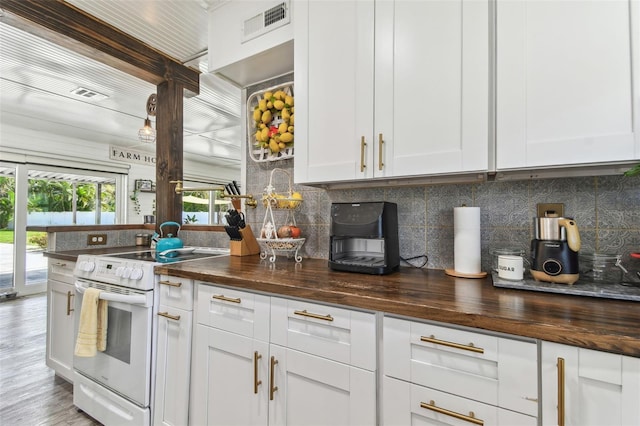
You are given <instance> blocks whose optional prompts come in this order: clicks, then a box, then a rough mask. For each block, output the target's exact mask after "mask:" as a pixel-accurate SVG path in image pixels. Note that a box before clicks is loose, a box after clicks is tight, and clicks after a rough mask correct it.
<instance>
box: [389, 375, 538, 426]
mask: <svg viewBox="0 0 640 426" xmlns="http://www.w3.org/2000/svg"><path fill="white" fill-rule="evenodd" d="M382 412H383V416H384V417H383V422H382V423H383V424H384V425H401V424H402V425H421V424H432V423H434V424H435V423H437V424H439V425H473V424H485V425H498V426H535V425H537V424H538V421H537V419H536V417H535V416H527V415H524V414H520V413H515V412H513V411H509V410H505V409H502V408H498V407H494V406H492V405H488V404H483V403H481V402H477V401H472V400H469V399H465V398H461V397H458V396H455V395H451V394H448V393H444V392H440V391H437V390H434V389H430V388H427V387H423V386H418V385H414V384H411V383H407V382H403V381H401V380H397V379H392V378H390V377H385V378H384V381H383V409H382Z"/></svg>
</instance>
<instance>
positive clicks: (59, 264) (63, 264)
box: [54, 262, 67, 268]
mask: <svg viewBox="0 0 640 426" xmlns="http://www.w3.org/2000/svg"><path fill="white" fill-rule="evenodd" d="M54 265H55V266H59V267H61V268H64V267H66V266H67V264H66V263H60V262H56V263H54Z"/></svg>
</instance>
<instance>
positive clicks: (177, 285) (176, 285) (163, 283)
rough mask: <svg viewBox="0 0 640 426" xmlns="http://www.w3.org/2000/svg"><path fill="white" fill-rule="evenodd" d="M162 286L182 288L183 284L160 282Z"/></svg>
mask: <svg viewBox="0 0 640 426" xmlns="http://www.w3.org/2000/svg"><path fill="white" fill-rule="evenodd" d="M160 284H162V285H168V286H171V287H182V283H181V282H179V283H174V282H173V281H160Z"/></svg>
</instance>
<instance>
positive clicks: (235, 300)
mask: <svg viewBox="0 0 640 426" xmlns="http://www.w3.org/2000/svg"><path fill="white" fill-rule="evenodd" d="M211 298H212V299H218V300H222V301H223V302H232V303H241V302H242V300H241V299H240V298H239V297H238V298H235V297H226V296H224V295H222V294H214V295H213V296H211Z"/></svg>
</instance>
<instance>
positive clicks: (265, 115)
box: [262, 110, 272, 124]
mask: <svg viewBox="0 0 640 426" xmlns="http://www.w3.org/2000/svg"><path fill="white" fill-rule="evenodd" d="M271 118H272V116H271V111H269V110H266V111H265V112H263V113H262V122H263V123H264V124H269V123H270V122H271Z"/></svg>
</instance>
